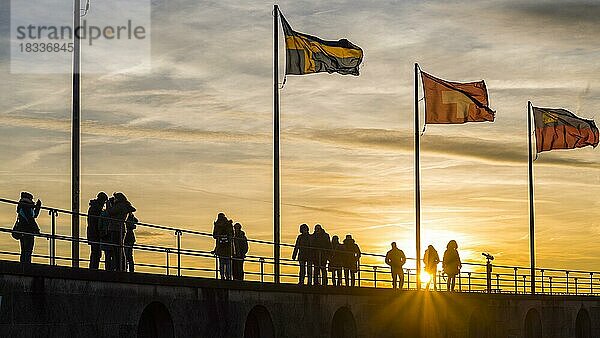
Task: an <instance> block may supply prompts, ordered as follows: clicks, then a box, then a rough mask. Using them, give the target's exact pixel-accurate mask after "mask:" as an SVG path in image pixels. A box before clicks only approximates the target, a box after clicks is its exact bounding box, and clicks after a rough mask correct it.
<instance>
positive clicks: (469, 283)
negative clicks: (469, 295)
mask: <svg viewBox="0 0 600 338" xmlns="http://www.w3.org/2000/svg"><path fill="white" fill-rule="evenodd" d="M458 276H459V277H458V281H459V285H460V274H459V275H458ZM467 276H468V279H467V280H468V285H469V292H471V271H469V272H467ZM459 290H460V288H459Z"/></svg>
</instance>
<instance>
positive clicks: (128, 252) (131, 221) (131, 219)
mask: <svg viewBox="0 0 600 338" xmlns="http://www.w3.org/2000/svg"><path fill="white" fill-rule="evenodd" d="M138 222H139V220H138V219H137V218H136V217H135V215H134V214H133V213H131V214H129V215H128V216H127V220H125V227H126V233H125V240H124V241H123V243H124V244H125V247H124V251H125V271H129V272H134V271H135V263H134V261H133V245H134V244H135V234H134V233H133V230H135V228H136V224H137V223H138Z"/></svg>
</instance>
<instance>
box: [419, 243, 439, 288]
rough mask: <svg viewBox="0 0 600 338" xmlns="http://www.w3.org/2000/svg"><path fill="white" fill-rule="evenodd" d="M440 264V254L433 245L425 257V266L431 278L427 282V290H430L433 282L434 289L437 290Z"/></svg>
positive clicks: (428, 248)
mask: <svg viewBox="0 0 600 338" xmlns="http://www.w3.org/2000/svg"><path fill="white" fill-rule="evenodd" d="M439 262H440V256H439V255H438V252H437V251H436V250H435V248H434V247H433V245H430V246H428V247H427V250H425V254H424V255H423V264H424V265H425V272H427V273H428V274H429V275H430V276H431V278H430V279H429V281H428V282H427V286H425V290H429V284H431V282H432V281H433V289H434V290H437V281H436V278H435V277H436V274H437V265H438V263H439Z"/></svg>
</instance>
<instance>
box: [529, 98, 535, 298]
mask: <svg viewBox="0 0 600 338" xmlns="http://www.w3.org/2000/svg"><path fill="white" fill-rule="evenodd" d="M531 107H532V106H531V101H527V138H528V139H529V254H530V259H531V294H532V295H533V294H535V205H534V204H533V145H532V142H531V134H532V128H531Z"/></svg>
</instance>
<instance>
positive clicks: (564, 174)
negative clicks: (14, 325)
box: [0, 0, 600, 270]
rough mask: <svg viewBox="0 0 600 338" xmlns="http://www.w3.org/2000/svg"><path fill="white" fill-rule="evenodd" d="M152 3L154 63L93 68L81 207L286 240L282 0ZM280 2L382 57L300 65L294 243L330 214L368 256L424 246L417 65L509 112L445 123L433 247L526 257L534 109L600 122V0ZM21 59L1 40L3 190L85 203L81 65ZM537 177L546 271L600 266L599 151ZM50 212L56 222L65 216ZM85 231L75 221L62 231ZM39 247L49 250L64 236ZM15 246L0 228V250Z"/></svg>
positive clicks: (559, 158) (427, 144)
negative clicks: (35, 70)
mask: <svg viewBox="0 0 600 338" xmlns="http://www.w3.org/2000/svg"><path fill="white" fill-rule="evenodd" d="M153 3H154V5H153V17H152V20H153V21H152V72H151V73H150V74H146V75H139V74H135V73H128V72H123V73H118V74H103V75H85V76H84V78H83V84H82V88H83V90H82V95H83V106H82V118H83V124H82V128H83V134H82V142H83V143H82V181H81V182H82V194H81V196H82V206H83V208H82V210H84V211H85V209H86V207H87V201H88V200H89V199H90V198H92V197H93V196H95V194H96V193H97V192H98V191H100V190H104V191H106V192H109V193H112V192H113V191H123V192H124V193H125V194H126V195H127V196H128V197H129V199H130V200H131V201H132V202H133V204H134V205H135V206H136V207H137V208H138V210H139V212H138V213H137V215H138V218H140V220H142V221H144V222H148V223H156V224H165V225H171V226H176V227H185V228H189V229H195V230H202V231H210V230H211V229H212V221H213V220H214V219H215V217H216V214H217V213H218V212H219V211H223V212H225V213H226V214H227V215H228V216H230V217H232V218H233V219H234V220H236V221H239V222H241V223H242V224H243V225H244V227H245V230H246V233H247V235H248V236H249V237H251V238H257V239H265V240H270V239H272V204H271V201H272V160H271V157H272V143H271V142H272V140H271V137H272V136H271V135H272V134H271V123H272V117H271V114H272V68H271V67H272V40H271V39H272V17H271V10H272V3H271V2H260V1H253V2H249V3H248V4H246V3H244V4H242V3H241V2H240V1H237V0H236V1H233V0H232V1H215V2H212V1H188V0H180V1H179V0H163V1H153ZM279 5H280V8H281V10H282V11H283V13H284V14H285V15H286V18H287V19H288V20H289V21H290V24H291V25H292V27H293V28H294V29H296V30H298V31H301V32H306V33H308V34H313V35H316V36H319V37H321V38H324V39H338V38H347V39H349V40H350V41H352V42H353V43H355V44H357V45H358V46H360V47H361V48H362V49H363V50H364V52H365V61H364V65H363V67H362V69H361V75H360V76H359V77H350V76H339V75H328V74H316V75H310V76H303V77H300V76H296V77H293V76H290V77H288V78H287V82H286V84H285V87H284V88H283V89H282V91H281V114H282V120H281V121H282V147H281V152H282V161H281V163H282V188H281V191H282V240H283V241H284V242H287V243H289V242H293V240H294V239H295V237H296V235H297V230H298V225H299V224H300V223H304V222H305V223H308V224H310V225H311V228H312V225H314V224H315V223H321V224H323V226H324V228H325V229H326V231H327V232H329V233H330V234H331V235H334V234H337V235H339V236H340V237H342V236H345V235H346V234H348V233H351V234H352V235H353V237H354V238H355V239H356V240H357V243H358V244H359V245H360V246H361V248H362V249H363V251H369V252H377V253H382V254H384V253H385V252H386V251H387V250H388V247H389V243H390V242H391V241H396V242H398V246H399V247H400V248H401V249H403V250H404V251H405V253H406V254H407V256H409V257H413V256H414V254H415V248H414V244H413V243H414V218H415V217H414V197H413V196H414V178H413V177H414V171H413V156H414V155H413V139H412V135H413V128H412V124H413V64H414V63H415V62H418V63H419V64H420V65H421V67H422V68H423V70H424V71H426V72H429V73H431V74H433V75H435V76H439V77H442V78H445V79H448V80H453V81H476V80H480V79H485V80H486V83H487V87H488V91H489V98H490V106H491V107H492V109H494V110H495V111H496V122H494V123H474V124H467V125H456V126H444V125H430V126H427V129H426V132H425V134H424V135H423V137H422V139H421V140H422V157H421V161H422V162H421V163H422V228H423V239H422V250H423V251H424V249H425V248H426V247H427V245H428V244H433V245H434V246H435V247H436V248H437V249H438V251H439V252H440V254H442V253H443V249H444V248H445V245H446V243H447V242H448V240H450V239H456V240H457V242H458V244H459V251H460V252H461V255H462V257H463V259H465V260H473V261H478V262H483V259H482V258H483V257H481V255H480V252H482V251H489V252H490V253H492V254H493V255H495V256H496V262H497V263H499V264H505V265H509V264H518V265H527V264H528V261H529V256H528V254H529V247H528V243H529V242H528V231H529V229H528V209H527V208H528V205H527V197H528V195H527V138H526V136H527V131H526V128H527V125H526V103H527V100H531V101H532V102H533V103H534V105H539V106H546V107H563V108H566V109H568V110H571V111H573V112H574V113H576V114H577V115H579V116H582V117H585V118H597V117H598V115H597V114H598V112H599V111H600V99H599V97H600V95H599V94H600V89H599V88H600V80H599V79H600V76H599V75H600V64H599V63H598V60H599V58H600V47H599V46H600V35H598V32H599V31H600V21H599V20H598V19H597V18H598V16H599V15H600V5H598V4H594V3H593V2H589V3H587V2H584V1H477V2H476V3H474V2H472V1H462V2H461V1H459V2H453V3H452V4H447V3H446V2H443V1H440V2H422V1H377V2H360V1H340V2H321V1H305V2H302V4H300V3H299V2H294V1H283V2H280V3H279ZM0 10H4V9H2V8H0ZM3 15H4V16H3V18H6V13H3ZM90 15H91V14H90ZM0 39H6V36H4V35H3V36H2V37H1V38H0ZM282 42H283V40H282ZM281 46H283V45H282V44H281ZM281 50H282V51H283V49H281ZM283 54H284V53H281V55H282V56H283ZM83 55H84V57H83V65H84V66H83V67H84V68H85V48H84V49H83ZM8 56H9V55H8V54H7V53H5V52H0V74H1V75H0V78H1V79H2V81H0V148H1V149H2V151H1V152H0V196H1V197H5V198H14V199H17V197H18V193H19V191H21V190H28V191H31V192H33V193H34V194H35V195H36V197H40V198H41V199H42V200H43V202H44V204H46V205H51V206H56V207H61V208H65V209H68V208H69V206H70V176H69V173H70V143H69V142H70V120H69V116H70V77H69V75H68V74H66V75H20V74H10V72H9V65H10V60H9V58H8ZM280 61H281V65H282V67H283V64H284V60H283V59H281V60H280ZM107 62H110V60H107ZM281 80H283V77H282V78H281ZM535 183H536V213H537V215H536V220H537V255H538V257H537V258H538V266H547V267H556V268H571V269H591V270H600V265H599V264H598V262H597V257H596V255H597V244H596V243H597V239H598V237H599V235H600V234H599V233H600V223H599V221H598V219H599V217H600V211H599V210H600V209H599V202H598V196H599V195H600V185H599V183H600V155H599V154H598V152H597V151H596V150H594V149H592V148H586V149H579V150H574V151H555V152H551V153H544V154H542V155H540V157H539V159H538V160H537V161H536V162H535ZM14 216H15V215H14V207H13V206H0V221H1V224H2V226H7V227H8V226H12V223H13V222H14ZM40 223H41V225H42V228H43V230H44V231H47V230H48V224H49V223H48V217H47V215H44V216H43V217H42V218H41V222H40ZM69 229H70V225H69V220H68V219H67V217H62V218H60V219H59V231H60V233H62V234H68V233H69ZM81 232H82V234H84V233H85V224H82V231H81ZM186 241H189V242H187V243H190V245H194V246H199V247H198V248H199V249H212V247H211V246H212V244H213V243H212V242H210V241H204V242H203V241H195V240H191V239H190V240H188V239H184V244H185V243H186ZM138 243H148V244H161V245H167V244H168V245H172V244H173V243H174V237H173V235H172V234H165V233H162V234H161V233H159V232H155V231H145V230H139V231H138ZM36 245H37V247H36V252H37V250H40V252H42V251H43V250H47V243H46V241H42V240H38V242H37V244H36ZM17 248H18V242H16V241H14V240H13V239H12V238H10V236H8V235H4V236H0V249H2V250H9V249H10V250H16V249H17ZM61 250H62V251H61V252H62V253H63V254H67V253H68V250H67V249H66V248H62V249H61ZM250 250H251V252H250V253H251V254H257V255H258V254H265V255H266V254H269V253H270V248H268V247H263V246H257V245H255V246H252V245H251V248H250ZM284 253H285V254H286V255H289V252H288V251H287V250H285V251H284ZM160 259H163V258H160ZM161 263H162V261H161Z"/></svg>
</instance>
